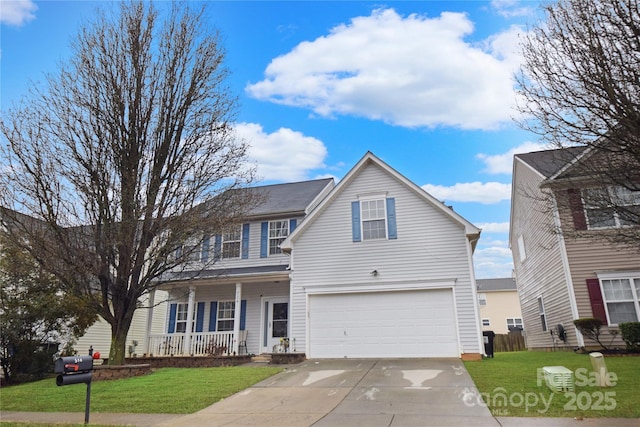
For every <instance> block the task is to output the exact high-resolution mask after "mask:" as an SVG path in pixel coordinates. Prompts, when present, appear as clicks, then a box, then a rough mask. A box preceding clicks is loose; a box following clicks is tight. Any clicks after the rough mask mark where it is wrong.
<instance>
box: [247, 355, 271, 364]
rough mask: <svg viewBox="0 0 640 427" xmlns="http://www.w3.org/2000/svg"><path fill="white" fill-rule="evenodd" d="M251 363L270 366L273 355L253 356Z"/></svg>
mask: <svg viewBox="0 0 640 427" xmlns="http://www.w3.org/2000/svg"><path fill="white" fill-rule="evenodd" d="M251 361H252V362H255V363H265V364H268V363H271V355H270V354H259V355H257V356H253V357H252V358H251Z"/></svg>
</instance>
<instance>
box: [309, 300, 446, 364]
mask: <svg viewBox="0 0 640 427" xmlns="http://www.w3.org/2000/svg"><path fill="white" fill-rule="evenodd" d="M309 306H310V313H311V314H310V327H309V335H310V336H309V343H310V352H309V353H310V357H314V358H322V357H458V356H459V351H458V344H457V333H456V327H455V321H454V308H453V294H452V291H451V290H450V289H438V290H420V291H392V292H367V293H349V294H327V295H311V296H310V297H309Z"/></svg>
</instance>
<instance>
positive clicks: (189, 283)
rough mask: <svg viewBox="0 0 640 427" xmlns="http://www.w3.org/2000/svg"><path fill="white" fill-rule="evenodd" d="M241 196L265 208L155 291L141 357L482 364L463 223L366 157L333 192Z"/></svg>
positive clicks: (469, 236) (275, 188)
mask: <svg viewBox="0 0 640 427" xmlns="http://www.w3.org/2000/svg"><path fill="white" fill-rule="evenodd" d="M253 191H259V192H261V194H263V195H266V197H267V198H266V201H265V202H264V203H263V204H262V205H260V206H259V207H257V208H256V209H254V210H253V211H252V212H251V213H250V215H249V217H248V219H247V221H246V222H245V223H244V224H241V225H238V227H237V229H235V230H233V232H227V233H224V234H220V235H218V236H214V237H212V238H211V239H210V244H209V245H206V244H205V245H203V248H202V249H203V251H202V253H203V255H204V257H206V258H207V259H208V257H209V256H210V251H211V248H212V247H213V248H217V249H214V256H216V255H215V254H220V257H221V258H220V259H219V260H218V261H217V262H216V263H214V264H213V266H212V268H211V269H207V270H205V271H201V272H200V273H199V275H198V277H197V278H195V279H193V278H189V279H187V277H188V276H189V272H178V273H175V274H174V275H173V276H172V277H167V278H166V280H165V281H164V282H163V284H162V286H161V289H164V290H166V291H168V292H169V295H170V300H171V302H170V305H169V310H168V315H167V317H166V319H167V328H166V333H165V334H161V335H159V334H151V339H150V343H151V347H150V349H149V352H150V353H154V354H203V353H210V354H211V353H212V354H216V353H220V352H228V353H240V352H244V351H247V352H248V353H254V354H257V353H272V352H274V351H284V350H287V351H290V352H296V353H305V354H306V355H307V357H310V358H335V357H340V358H343V357H461V358H463V359H479V358H480V357H481V355H482V353H483V349H484V346H483V342H482V332H481V327H480V321H479V313H478V305H477V303H476V301H477V294H476V281H475V277H474V271H473V263H472V254H473V251H474V249H475V246H476V243H477V241H478V239H479V237H480V230H479V229H478V228H476V227H475V226H474V225H472V224H471V223H469V222H468V221H466V220H465V219H464V218H462V217H461V216H460V215H458V214H457V213H456V212H454V211H453V210H452V209H450V208H449V207H447V206H445V205H444V204H443V203H441V202H439V201H438V200H436V199H435V198H433V197H432V196H430V195H429V194H427V193H426V192H425V191H424V190H422V189H421V188H420V187H419V186H417V185H416V184H414V183H412V182H411V181H409V180H408V179H406V178H405V177H404V176H402V175H400V174H399V173H398V172H397V171H395V170H394V169H392V168H391V167H390V166H388V165H387V164H385V163H384V162H382V161H381V160H380V159H379V158H377V157H376V156H374V155H373V154H371V153H367V154H366V155H365V156H364V157H363V158H362V159H361V160H360V161H359V162H358V163H357V164H356V165H355V166H354V167H353V169H351V171H350V172H349V173H348V174H347V175H346V176H345V177H344V178H343V179H342V180H341V181H340V183H339V184H338V185H334V183H333V180H331V179H328V180H313V181H305V182H297V183H289V184H279V185H270V186H264V187H256V188H255V189H254V190H253ZM195 267H196V266H194V268H195ZM238 308H239V310H238ZM154 316H155V314H154ZM186 331H190V332H192V333H186ZM243 331H246V332H243ZM245 339H246V347H245V346H244V345H243V344H244V342H243V341H245ZM287 346H288V348H287Z"/></svg>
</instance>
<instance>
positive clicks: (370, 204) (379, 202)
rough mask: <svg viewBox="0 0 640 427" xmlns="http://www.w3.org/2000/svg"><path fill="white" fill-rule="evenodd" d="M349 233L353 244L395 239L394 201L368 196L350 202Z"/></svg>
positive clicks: (396, 231)
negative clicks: (364, 241)
mask: <svg viewBox="0 0 640 427" xmlns="http://www.w3.org/2000/svg"><path fill="white" fill-rule="evenodd" d="M351 232H352V240H353V241H354V242H360V241H363V240H382V239H389V240H392V239H397V238H398V230H397V227H396V201H395V199H394V198H393V197H387V198H385V197H384V196H377V195H376V196H372V195H369V196H366V197H364V198H361V199H360V200H358V201H353V202H351Z"/></svg>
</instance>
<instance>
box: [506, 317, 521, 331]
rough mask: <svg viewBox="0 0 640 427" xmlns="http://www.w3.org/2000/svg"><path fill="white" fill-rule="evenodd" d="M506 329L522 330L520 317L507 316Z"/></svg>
mask: <svg viewBox="0 0 640 427" xmlns="http://www.w3.org/2000/svg"><path fill="white" fill-rule="evenodd" d="M507 329H508V330H510V331H512V330H514V329H519V330H522V329H523V327H522V319H521V318H519V317H513V318H512V317H507Z"/></svg>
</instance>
